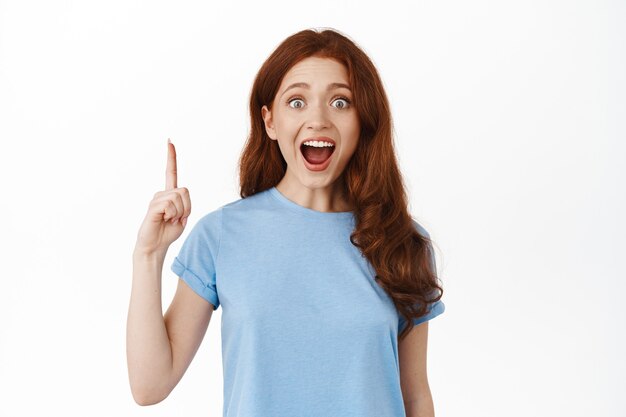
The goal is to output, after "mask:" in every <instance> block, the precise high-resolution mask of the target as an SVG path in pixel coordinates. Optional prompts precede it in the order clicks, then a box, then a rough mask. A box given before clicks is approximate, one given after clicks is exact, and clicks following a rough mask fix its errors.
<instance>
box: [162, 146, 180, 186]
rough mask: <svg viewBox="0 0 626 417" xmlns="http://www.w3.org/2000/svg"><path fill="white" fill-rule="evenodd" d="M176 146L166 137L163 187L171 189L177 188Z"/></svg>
mask: <svg viewBox="0 0 626 417" xmlns="http://www.w3.org/2000/svg"><path fill="white" fill-rule="evenodd" d="M176 172H177V171H176V148H174V144H173V143H172V141H171V140H170V139H169V138H168V139H167V168H166V169H165V189H166V190H173V189H174V188H178V185H177V184H176V183H177V174H176Z"/></svg>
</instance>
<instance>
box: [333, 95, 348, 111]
mask: <svg viewBox="0 0 626 417" xmlns="http://www.w3.org/2000/svg"><path fill="white" fill-rule="evenodd" d="M338 101H339V102H340V103H341V102H342V101H343V102H345V104H343V105H341V106H340V107H337V106H335V108H337V109H345V108H346V107H349V106H350V100H348V99H347V98H345V97H338V98H337V100H335V101H334V102H333V103H336V102H338Z"/></svg>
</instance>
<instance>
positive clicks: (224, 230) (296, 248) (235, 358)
mask: <svg viewBox="0 0 626 417" xmlns="http://www.w3.org/2000/svg"><path fill="white" fill-rule="evenodd" d="M414 223H415V225H416V227H417V228H418V229H419V230H418V231H419V232H420V233H421V234H423V235H428V234H427V232H426V231H425V230H424V229H423V228H422V227H421V226H420V225H419V224H417V222H415V221H414ZM353 229H354V215H353V213H352V212H334V213H325V212H321V211H316V210H312V209H309V208H306V207H303V206H300V205H299V204H297V203H295V202H293V201H291V200H289V199H288V198H287V197H285V196H284V195H283V194H282V193H281V192H280V191H278V189H277V188H276V187H273V188H270V189H268V190H265V191H263V192H260V193H257V194H255V195H252V196H249V197H246V198H244V199H239V200H236V201H233V202H231V203H229V204H226V205H224V206H222V207H220V208H218V209H216V210H215V211H213V212H211V213H209V214H207V215H205V216H204V217H202V218H201V219H200V220H199V221H198V223H196V225H195V226H194V227H193V228H192V230H191V231H190V233H189V235H188V236H187V238H186V239H185V241H184V243H183V245H182V247H181V250H180V252H179V254H178V256H176V257H175V259H174V261H173V263H172V265H171V269H172V271H173V272H174V273H175V274H176V275H177V276H179V277H180V278H181V279H182V280H184V281H185V282H186V283H187V284H188V285H189V286H190V287H191V288H192V289H193V290H194V291H195V292H196V293H197V294H199V295H200V296H201V297H203V298H204V299H205V300H207V301H208V302H209V303H211V304H212V305H213V306H214V308H215V309H217V308H218V307H219V306H220V305H221V306H222V323H221V331H222V365H223V372H224V375H223V377H224V392H223V394H224V406H223V416H224V417H234V416H237V417H305V416H306V417H308V416H311V417H320V416H341V417H350V416H355V417H356V416H358V417H368V416H371V417H404V416H405V410H404V403H403V400H402V392H401V388H400V374H399V363H398V340H397V338H398V331H399V330H400V326H401V325H402V324H403V322H404V319H403V318H402V317H401V316H400V315H399V314H398V311H397V309H396V308H395V305H394V304H393V302H392V300H391V298H390V297H389V296H388V294H387V293H386V292H385V291H384V290H383V289H382V288H381V287H380V286H379V285H378V283H376V281H375V280H374V277H375V271H374V269H373V268H372V266H371V264H370V263H369V262H368V261H367V258H365V257H363V256H362V254H361V252H360V251H359V249H358V248H357V247H355V246H354V245H352V243H351V242H350V233H351V232H352V231H353ZM431 254H432V250H431ZM431 262H434V257H433V258H431ZM444 309H445V306H444V304H443V302H441V301H438V302H436V303H434V304H432V305H431V306H430V312H429V313H428V315H426V316H424V317H422V318H420V319H419V320H415V324H419V323H422V322H425V321H427V320H430V319H432V318H433V317H436V316H438V315H439V314H441V313H443V312H444Z"/></svg>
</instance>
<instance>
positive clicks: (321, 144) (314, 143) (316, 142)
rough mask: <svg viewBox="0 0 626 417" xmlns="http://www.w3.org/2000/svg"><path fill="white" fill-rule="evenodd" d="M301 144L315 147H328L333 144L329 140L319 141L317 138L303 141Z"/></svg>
mask: <svg viewBox="0 0 626 417" xmlns="http://www.w3.org/2000/svg"><path fill="white" fill-rule="evenodd" d="M303 145H307V146H315V147H316V148H323V147H324V146H329V147H332V146H335V145H333V144H332V143H330V142H326V141H319V140H308V141H306V142H304V143H303Z"/></svg>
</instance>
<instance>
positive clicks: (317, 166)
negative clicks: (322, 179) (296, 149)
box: [300, 149, 337, 171]
mask: <svg viewBox="0 0 626 417" xmlns="http://www.w3.org/2000/svg"><path fill="white" fill-rule="evenodd" d="M336 151H337V149H335V150H334V151H333V153H332V154H330V157H329V158H328V159H327V160H325V161H324V162H322V163H321V164H311V163H309V161H307V160H306V158H305V157H304V155H302V152H300V158H302V161H303V162H304V166H305V167H307V169H308V170H309V171H324V170H325V169H326V168H328V165H330V162H331V161H332V159H333V156H334V155H335V152H336Z"/></svg>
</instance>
